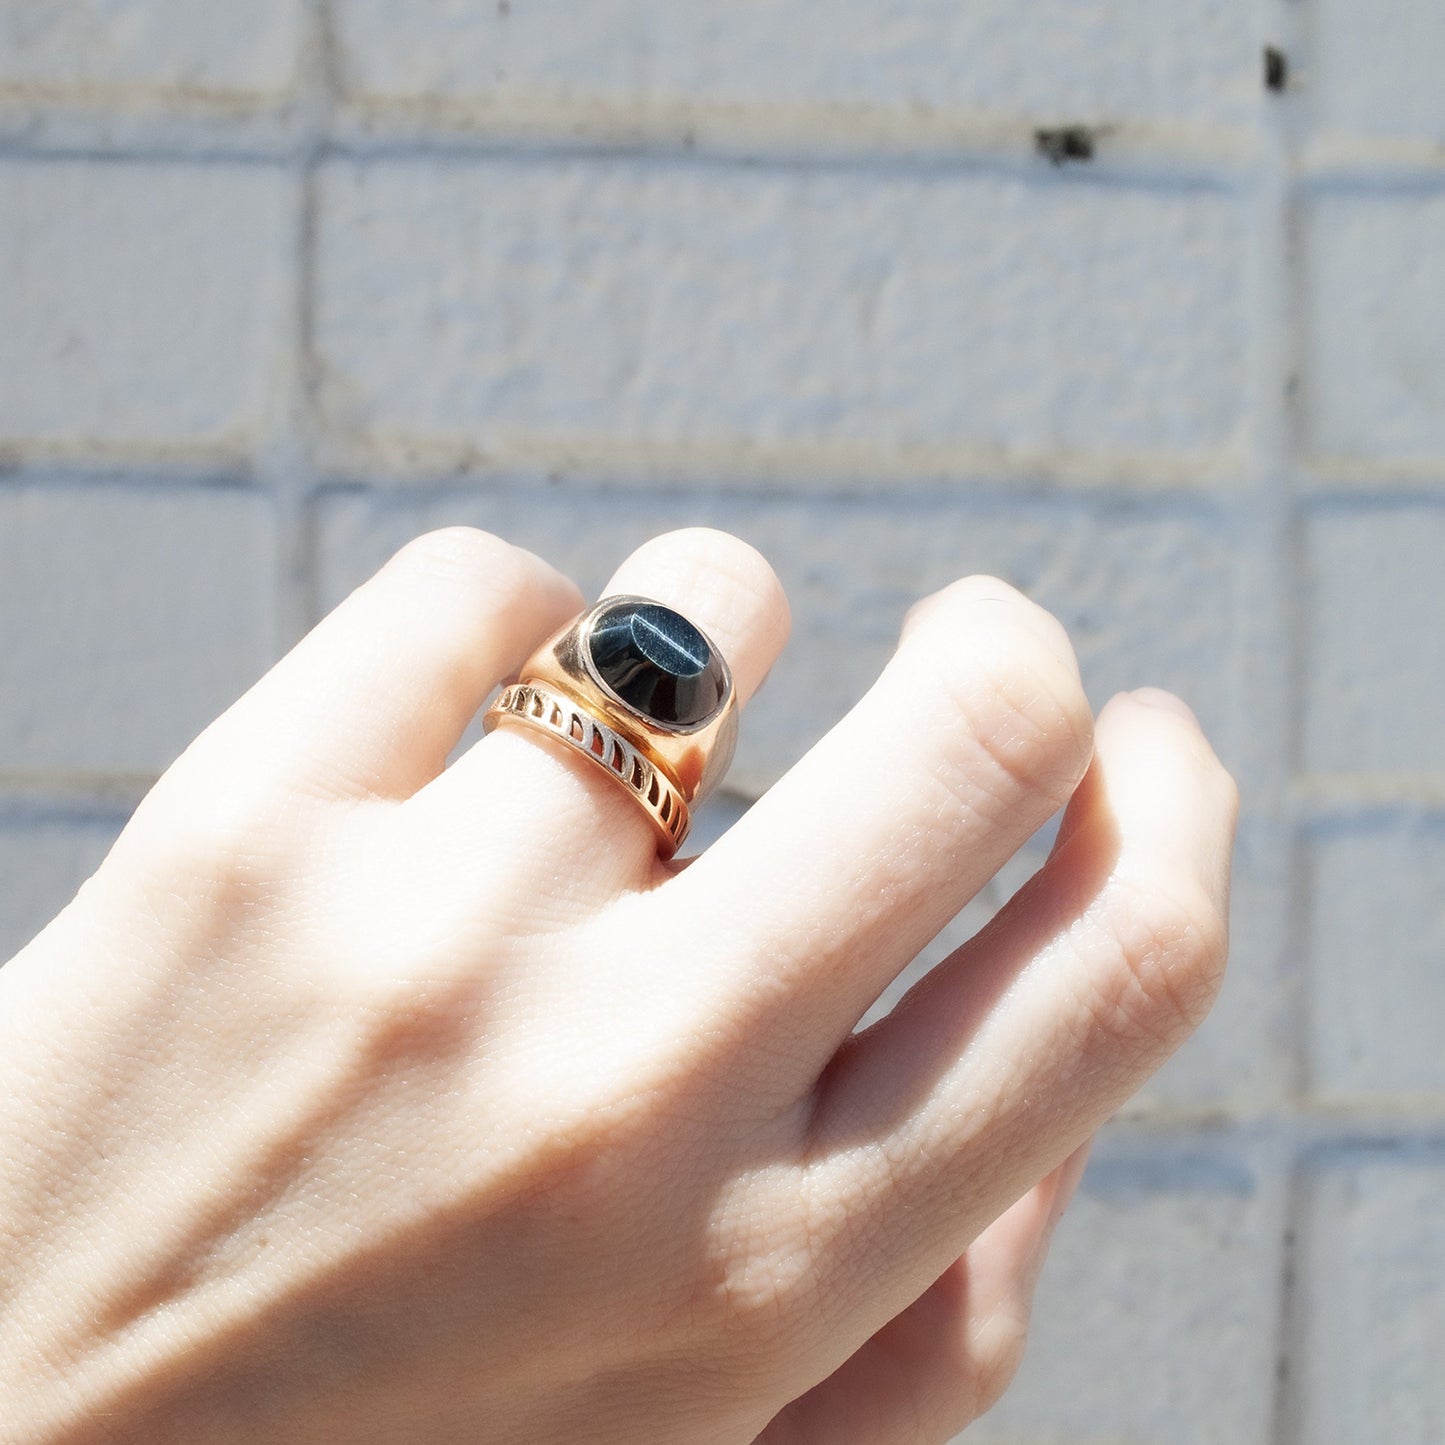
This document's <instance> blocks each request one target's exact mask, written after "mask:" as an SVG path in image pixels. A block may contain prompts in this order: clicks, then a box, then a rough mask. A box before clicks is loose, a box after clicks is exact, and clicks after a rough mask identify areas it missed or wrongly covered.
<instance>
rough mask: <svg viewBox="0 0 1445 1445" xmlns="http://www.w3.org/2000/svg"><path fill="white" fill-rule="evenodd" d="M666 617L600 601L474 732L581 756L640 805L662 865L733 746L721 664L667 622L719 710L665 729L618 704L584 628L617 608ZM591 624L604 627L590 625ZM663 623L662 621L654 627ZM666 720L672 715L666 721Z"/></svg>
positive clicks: (621, 600) (551, 641)
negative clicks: (540, 741)
mask: <svg viewBox="0 0 1445 1445" xmlns="http://www.w3.org/2000/svg"><path fill="white" fill-rule="evenodd" d="M629 606H635V607H638V608H641V609H644V614H643V615H646V611H645V610H646V609H652V612H651V614H650V615H651V616H652V617H653V618H654V619H656V618H657V617H658V613H659V612H662V613H663V614H665V613H666V611H667V609H663V608H661V607H660V604H657V603H654V602H651V601H650V600H649V599H647V598H643V597H617V596H614V597H604V598H603V599H602V600H601V601H600V602H598V603H597V604H596V605H595V606H593V607H591V608H589V609H588V611H586V612H584V613H583V614H582V615H581V616H580V617H578V618H577V619H576V620H575V621H573V622H571V623H569V624H568V625H567V626H566V627H563V628H561V629H560V630H559V631H557V632H556V633H554V634H553V635H552V636H551V637H550V638H548V639H547V641H546V642H545V643H543V644H542V646H541V647H539V648H538V649H537V651H536V652H534V653H533V654H532V656H531V657H530V658H528V660H527V661H526V662H525V663H524V664H523V666H522V669H521V671H520V672H519V673H518V674H517V681H516V682H514V683H512V684H511V685H510V686H508V687H506V688H504V689H503V691H502V693H501V695H500V696H499V697H498V698H497V700H496V702H494V703H493V704H492V706H491V707H490V708H488V709H487V712H486V715H485V716H484V717H483V719H482V725H483V727H484V728H485V729H486V730H487V731H488V732H490V731H491V730H492V728H494V727H495V726H497V724H498V723H501V722H514V723H521V724H523V725H524V726H528V727H532V728H538V729H540V730H541V731H543V732H546V733H549V734H551V735H552V736H553V737H555V738H558V739H560V740H561V741H562V742H564V743H566V744H568V745H569V746H570V747H571V748H573V749H574V750H575V751H576V752H579V753H581V754H582V755H583V756H584V757H586V758H587V759H589V760H590V761H591V762H592V763H593V764H594V765H595V766H597V767H599V768H601V769H602V770H603V771H604V772H605V773H606V774H607V775H608V776H609V777H610V778H612V779H613V780H614V781H616V782H617V783H619V784H620V785H621V786H622V787H624V788H626V789H627V791H628V793H629V794H631V796H632V797H633V798H634V799H636V801H637V802H638V803H640V804H641V805H642V807H643V809H644V810H645V811H646V813H647V815H648V817H649V818H650V819H651V820H652V822H653V824H654V826H655V827H656V829H657V832H658V837H659V842H660V844H661V846H662V850H663V852H664V854H665V855H666V856H668V857H670V856H671V855H672V854H673V853H675V852H676V851H677V849H678V847H679V846H680V845H681V843H682V841H683V839H684V838H685V837H686V836H687V830H688V827H689V825H690V823H691V805H692V804H693V803H694V802H696V801H697V800H698V799H700V798H702V797H704V796H705V795H706V794H707V793H708V792H710V791H711V790H712V789H713V788H714V787H716V785H717V784H718V782H719V781H720V780H721V779H722V776H723V774H724V773H726V771H727V768H728V764H729V763H730V762H731V761H732V756H733V748H734V746H735V745H736V742H737V728H738V707H737V698H736V696H735V694H734V690H733V683H732V675H731V673H730V672H729V671H728V667H727V663H726V661H725V660H724V659H723V658H722V656H721V654H719V653H718V652H717V649H716V647H714V646H713V644H712V643H711V642H709V641H708V639H707V638H705V637H704V636H703V635H702V634H701V633H700V632H698V631H697V629H696V628H695V627H694V626H693V624H691V623H688V622H687V621H686V619H684V618H681V617H679V616H677V615H676V614H673V620H674V622H675V623H676V624H677V626H678V627H681V628H684V629H685V630H686V631H687V633H688V634H689V635H690V636H691V637H692V638H693V645H694V646H695V647H702V646H704V645H705V646H706V648H707V649H709V651H708V652H707V653H706V654H705V655H707V656H709V657H711V658H712V659H713V660H712V661H711V662H709V663H708V668H709V669H711V670H712V675H713V679H714V681H715V682H716V681H718V679H720V684H719V685H720V688H721V700H720V701H719V702H718V703H717V704H716V705H715V706H714V707H713V708H712V709H711V710H710V711H708V712H707V713H706V715H705V716H703V717H702V718H701V719H700V720H699V721H697V722H695V723H692V724H690V725H687V726H683V725H680V724H674V723H669V722H666V721H663V720H661V719H660V718H658V717H655V716H652V715H650V714H649V713H647V712H643V711H640V710H639V709H638V707H637V706H636V705H632V704H629V703H628V702H625V701H624V700H623V698H622V696H621V695H620V694H619V693H617V692H614V691H613V688H612V686H611V685H610V684H609V682H608V681H607V680H606V678H605V677H604V675H603V673H602V672H600V671H599V667H598V664H597V663H596V661H595V658H594V635H598V636H600V635H601V634H594V631H593V627H594V624H597V625H598V626H599V627H602V626H606V625H607V624H606V621H605V619H607V618H609V617H612V618H615V616H616V614H617V611H618V609H619V608H624V609H625V608H626V607H629ZM599 619H604V620H603V621H601V622H599ZM663 620H664V621H665V617H664V619H663ZM673 715H675V714H673Z"/></svg>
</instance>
